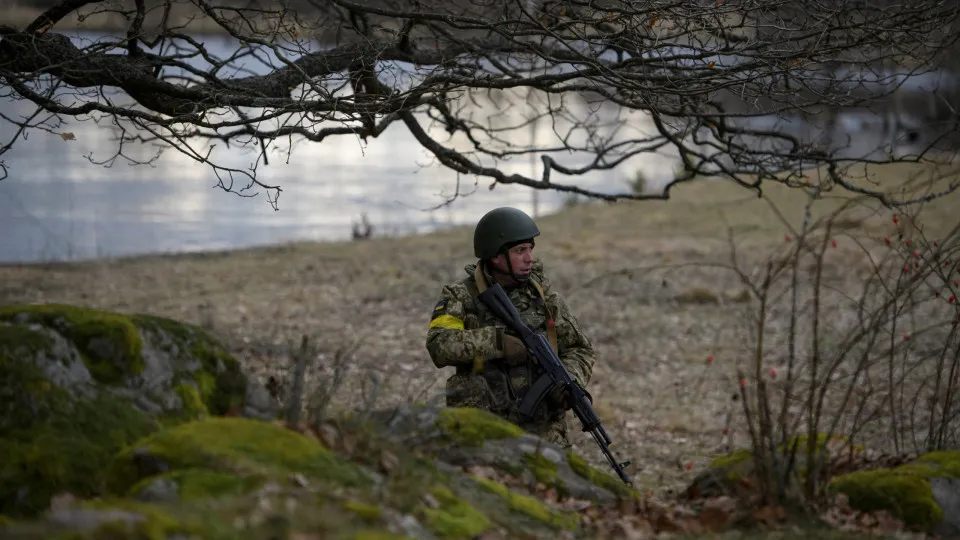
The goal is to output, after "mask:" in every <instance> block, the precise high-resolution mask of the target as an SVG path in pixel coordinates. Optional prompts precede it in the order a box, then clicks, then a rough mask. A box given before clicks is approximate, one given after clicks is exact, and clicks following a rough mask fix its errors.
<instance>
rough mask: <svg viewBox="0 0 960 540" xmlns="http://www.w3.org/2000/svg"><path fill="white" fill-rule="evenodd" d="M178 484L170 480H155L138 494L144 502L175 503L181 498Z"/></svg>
mask: <svg viewBox="0 0 960 540" xmlns="http://www.w3.org/2000/svg"><path fill="white" fill-rule="evenodd" d="M178 491H179V487H178V486H177V483H176V482H174V481H173V480H171V479H169V478H155V479H154V480H152V481H151V482H149V483H148V484H147V485H145V486H144V487H143V488H141V489H140V491H138V492H137V494H136V497H135V498H136V499H138V500H141V501H144V502H163V501H175V500H177V498H178V497H179V493H178Z"/></svg>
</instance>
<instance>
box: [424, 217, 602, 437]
mask: <svg viewBox="0 0 960 540" xmlns="http://www.w3.org/2000/svg"><path fill="white" fill-rule="evenodd" d="M539 235H540V230H539V229H538V228H537V225H536V223H534V221H533V220H532V219H531V218H530V217H529V216H528V215H527V214H525V213H523V212H522V211H520V210H517V209H515V208H497V209H495V210H491V211H490V212H488V213H487V214H486V215H484V216H483V217H482V218H481V219H480V221H479V222H478V223H477V227H476V230H475V231H474V236H473V250H474V254H475V255H476V256H477V258H478V259H479V260H478V261H477V262H476V263H471V264H468V265H466V266H465V267H464V270H465V271H466V273H467V276H466V277H465V278H463V279H460V280H458V281H456V282H454V283H450V284H448V285H445V286H444V287H443V288H442V290H441V291H440V300H439V302H437V304H436V306H434V309H433V313H432V315H431V319H430V327H429V329H428V330H427V342H426V346H427V351H428V352H429V353H430V358H431V359H432V360H433V363H434V364H435V365H436V366H437V367H438V368H444V367H448V366H452V367H455V368H456V373H454V374H453V375H451V376H450V378H449V379H447V385H446V394H447V395H446V398H447V401H446V403H447V406H448V407H475V408H479V409H485V410H488V411H490V412H493V413H494V414H496V415H498V416H500V417H502V418H504V419H506V420H508V421H510V422H513V423H514V424H517V425H519V426H520V427H522V428H523V429H525V430H526V431H528V432H530V433H533V434H535V435H537V436H539V437H541V438H543V439H546V440H548V441H551V442H554V443H556V444H558V445H560V446H562V447H564V448H569V447H570V441H569V439H568V438H567V425H566V416H567V414H566V411H567V410H569V406H568V405H567V404H566V400H565V396H563V395H552V396H548V397H547V398H545V399H544V400H543V402H542V403H541V406H540V409H539V410H538V413H537V416H536V417H535V418H534V420H533V421H523V420H522V419H520V417H519V416H518V413H517V406H516V404H517V399H518V398H520V397H522V396H523V393H524V392H525V390H526V389H527V388H528V386H529V385H530V383H531V382H532V381H533V380H535V378H536V376H537V375H538V371H537V370H538V369H539V368H538V366H537V365H536V363H535V362H536V361H535V360H534V359H533V358H532V357H531V356H530V355H529V353H528V352H527V349H526V347H525V346H524V344H523V341H522V340H521V339H519V338H518V337H516V336H514V335H511V333H509V332H510V331H509V330H506V325H505V324H504V323H503V322H502V321H500V320H499V319H498V318H497V317H496V316H494V315H493V314H492V313H490V312H489V310H487V308H486V307H485V306H484V305H483V304H482V303H481V302H480V301H479V300H478V299H477V295H478V294H480V293H481V292H482V291H483V290H484V289H486V287H487V284H489V283H499V284H500V285H501V286H502V287H503V288H504V290H505V291H506V293H507V295H508V296H509V297H510V300H511V301H512V302H513V305H514V306H516V308H517V311H518V312H519V313H520V315H521V317H522V319H523V322H524V323H526V324H527V325H529V326H530V327H531V328H533V329H534V330H535V331H537V332H541V333H545V334H546V335H547V338H548V340H549V341H550V344H551V345H552V346H553V348H554V350H555V351H557V356H559V358H560V361H561V362H562V363H563V365H564V367H565V368H566V369H567V372H568V373H569V374H570V377H571V378H573V380H574V381H576V382H577V384H579V385H580V387H581V388H583V389H584V392H586V385H587V383H588V382H589V381H590V376H591V374H592V372H593V364H594V361H595V358H596V357H595V353H594V350H593V346H592V345H591V343H590V341H589V340H588V339H587V337H586V336H585V335H584V334H583V331H582V330H581V329H580V325H579V324H578V322H577V319H576V318H575V317H574V316H573V314H572V313H571V312H570V310H569V308H568V307H567V305H566V303H565V302H564V300H563V298H562V297H561V296H560V294H558V293H557V292H556V291H554V290H552V288H551V286H550V282H549V281H548V280H547V279H546V278H545V277H544V275H543V264H542V263H541V262H540V261H539V260H537V259H535V258H534V256H533V248H534V238H535V237H537V236H539ZM587 395H588V396H589V395H590V394H589V392H587ZM590 399H591V400H592V398H590Z"/></svg>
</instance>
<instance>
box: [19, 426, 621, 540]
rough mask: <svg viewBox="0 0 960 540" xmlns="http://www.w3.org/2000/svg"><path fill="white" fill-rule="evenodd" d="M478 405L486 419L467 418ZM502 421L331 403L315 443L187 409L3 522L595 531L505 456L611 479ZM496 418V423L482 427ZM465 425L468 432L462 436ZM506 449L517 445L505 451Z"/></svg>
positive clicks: (518, 534)
mask: <svg viewBox="0 0 960 540" xmlns="http://www.w3.org/2000/svg"><path fill="white" fill-rule="evenodd" d="M475 418H479V419H480V420H479V423H480V424H481V426H476V425H469V422H470V419H475ZM451 419H456V420H457V421H456V422H455V423H449V422H450V420H451ZM499 422H500V421H499V420H495V419H493V418H491V417H489V416H486V415H484V414H482V413H478V412H476V411H457V410H444V409H434V408H429V407H400V408H397V409H391V410H388V411H379V412H376V413H374V414H373V415H370V416H351V415H348V416H346V417H342V418H340V417H333V418H331V417H327V418H326V419H325V421H324V423H323V424H322V425H318V426H314V427H315V428H316V430H317V432H318V433H323V437H322V439H323V440H324V441H326V443H321V442H319V438H318V437H313V436H310V435H309V434H304V433H300V432H297V431H293V430H290V429H288V428H286V427H284V426H283V425H281V424H280V423H278V422H267V421H263V420H255V419H249V418H242V417H208V418H203V419H197V420H192V421H188V422H184V423H180V424H177V425H171V426H167V427H162V428H160V429H159V430H157V431H154V432H153V433H151V434H149V435H147V436H145V437H143V438H141V439H139V440H136V441H134V442H132V443H130V444H128V445H126V446H125V447H124V448H123V449H122V450H121V451H120V452H118V453H117V454H116V456H115V458H114V460H112V462H111V463H110V464H109V466H107V467H105V468H104V469H103V471H104V475H103V477H104V489H103V493H102V494H101V495H102V496H101V497H99V498H97V499H88V500H81V501H77V502H75V503H74V504H73V505H72V506H66V507H64V506H62V505H58V508H57V509H56V510H54V511H53V512H51V513H49V514H47V515H45V516H44V517H43V518H40V519H35V520H32V521H17V522H15V523H14V524H12V525H10V526H8V528H6V529H5V530H4V535H5V539H6V538H9V539H11V540H26V539H31V540H32V539H33V538H52V539H55V540H58V539H66V538H70V539H71V540H102V539H107V538H109V539H113V538H142V539H150V540H153V539H155V538H156V539H160V538H170V537H184V538H203V539H214V540H217V539H221V538H222V539H228V538H229V539H239V540H246V539H254V538H256V539H261V538H291V537H296V536H297V535H300V536H302V537H318V538H333V539H341V538H342V539H355V538H417V539H427V540H430V539H448V538H449V539H461V538H462V539H468V538H475V537H477V536H481V535H483V534H485V533H490V532H495V533H498V534H500V535H505V537H508V538H549V537H555V536H561V535H562V536H569V535H573V536H574V537H577V536H582V535H585V534H586V535H587V536H589V535H588V534H587V531H585V530H584V528H583V526H582V525H581V519H580V515H579V514H578V513H577V512H575V511H571V510H569V509H568V508H566V507H564V506H563V504H562V503H561V504H558V503H557V502H556V501H553V500H551V499H546V498H544V499H541V498H540V497H539V495H540V493H539V492H538V491H536V490H533V491H528V490H526V489H525V487H524V486H526V485H529V484H527V483H525V482H517V481H516V479H513V480H511V479H510V476H511V475H510V474H508V473H507V472H506V469H507V468H510V467H518V468H519V471H518V473H517V474H519V475H521V476H524V475H533V476H535V477H539V478H541V479H543V480H546V481H548V482H549V481H562V482H563V483H565V484H570V485H573V486H577V487H575V488H574V489H580V490H581V493H582V494H584V495H585V496H587V497H588V498H592V500H593V501H595V502H594V504H595V505H601V504H605V502H609V503H616V502H617V500H616V497H615V495H614V494H613V493H612V492H608V491H606V490H604V489H603V488H600V487H598V486H596V485H594V484H591V483H590V480H589V479H590V478H593V479H594V480H598V479H600V478H602V477H604V476H605V475H603V473H601V472H599V471H596V470H595V469H593V468H591V467H589V466H588V465H586V464H585V462H581V461H580V460H578V459H576V458H575V457H571V456H575V454H566V453H565V452H563V450H562V449H560V448H559V447H556V446H555V445H551V444H549V443H547V442H545V441H543V440H541V439H538V438H537V437H534V436H533V435H531V434H528V433H522V432H517V431H516V430H515V429H512V428H510V427H509V426H505V425H501V424H499ZM491 424H494V425H498V426H499V427H496V428H493V429H492V430H488V429H487V428H489V426H490V425H491ZM464 433H469V434H471V435H470V436H468V437H466V438H462V435H463V434H464ZM478 433H482V434H483V436H482V437H481V436H479V435H476V434H478ZM410 441H417V443H416V444H412V443H411V442H410ZM465 441H469V442H465ZM508 455H512V456H513V457H514V459H513V460H512V461H509V462H507V461H506V459H507V456H508ZM571 462H573V463H574V465H573V466H571V464H570V463H571ZM471 464H472V465H479V466H486V467H484V468H483V469H482V470H484V471H487V473H489V472H490V471H491V469H490V468H491V467H492V468H493V474H480V473H479V471H480V470H481V469H474V468H472V467H467V466H465V465H471ZM504 464H506V465H507V467H502V465H504ZM496 469H500V471H501V472H497V471H496ZM574 469H577V470H576V471H575V470H574ZM599 481H601V482H603V480H599ZM586 486H590V487H586Z"/></svg>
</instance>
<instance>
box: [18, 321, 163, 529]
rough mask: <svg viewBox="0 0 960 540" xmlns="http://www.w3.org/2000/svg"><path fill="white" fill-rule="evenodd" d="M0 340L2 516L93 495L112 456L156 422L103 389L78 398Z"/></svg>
mask: <svg viewBox="0 0 960 540" xmlns="http://www.w3.org/2000/svg"><path fill="white" fill-rule="evenodd" d="M0 328H2V326H0ZM23 331H24V329H23V328H21V329H20V332H23ZM37 335H42V334H40V333H38V334H37ZM0 343H2V344H0V514H6V515H8V516H11V517H19V516H27V515H34V514H36V513H38V512H41V511H43V510H45V509H46V508H47V506H48V505H49V502H50V498H51V497H52V496H53V495H56V494H58V493H63V492H69V493H73V494H75V495H77V496H92V495H95V494H97V493H99V491H100V473H101V472H102V471H103V469H104V468H105V467H106V466H107V465H108V464H109V463H110V460H111V458H112V456H113V454H114V453H115V452H117V451H118V450H119V449H120V448H122V447H123V446H124V445H126V444H129V443H130V442H133V441H135V440H137V439H139V438H140V437H143V436H144V435H146V434H148V433H150V432H152V431H153V430H155V429H156V428H157V427H158V424H157V421H156V420H155V419H154V418H152V417H150V416H149V415H147V414H145V413H143V412H142V411H140V410H138V409H136V408H135V407H132V406H131V405H130V403H129V401H128V400H126V399H124V398H119V397H117V396H114V395H112V394H110V393H107V392H102V391H98V390H96V389H93V390H90V391H88V392H87V393H86V394H85V395H84V396H83V398H82V399H77V398H76V396H75V395H74V394H71V393H70V392H68V391H67V390H65V389H64V388H62V387H60V386H57V385H56V384H53V383H52V382H51V380H50V377H49V376H48V375H47V374H46V373H44V371H43V370H42V369H41V368H40V367H38V366H37V365H34V364H32V363H29V362H23V361H19V360H18V359H17V358H16V357H14V356H11V354H10V352H9V351H11V350H16V349H15V347H19V346H20V345H15V346H14V347H11V346H10V343H9V342H0ZM19 343H21V344H22V343H24V342H19Z"/></svg>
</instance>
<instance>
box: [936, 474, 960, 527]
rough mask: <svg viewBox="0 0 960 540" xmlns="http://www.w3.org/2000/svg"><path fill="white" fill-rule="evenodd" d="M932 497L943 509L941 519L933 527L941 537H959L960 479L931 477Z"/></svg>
mask: <svg viewBox="0 0 960 540" xmlns="http://www.w3.org/2000/svg"><path fill="white" fill-rule="evenodd" d="M930 486H931V487H932V488H933V499H934V500H935V501H937V504H938V505H939V506H940V508H941V509H942V510H943V521H941V522H940V523H939V524H938V525H937V527H936V528H935V529H934V531H933V532H934V534H936V535H938V536H940V537H941V538H960V479H957V478H932V479H931V480H930Z"/></svg>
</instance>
